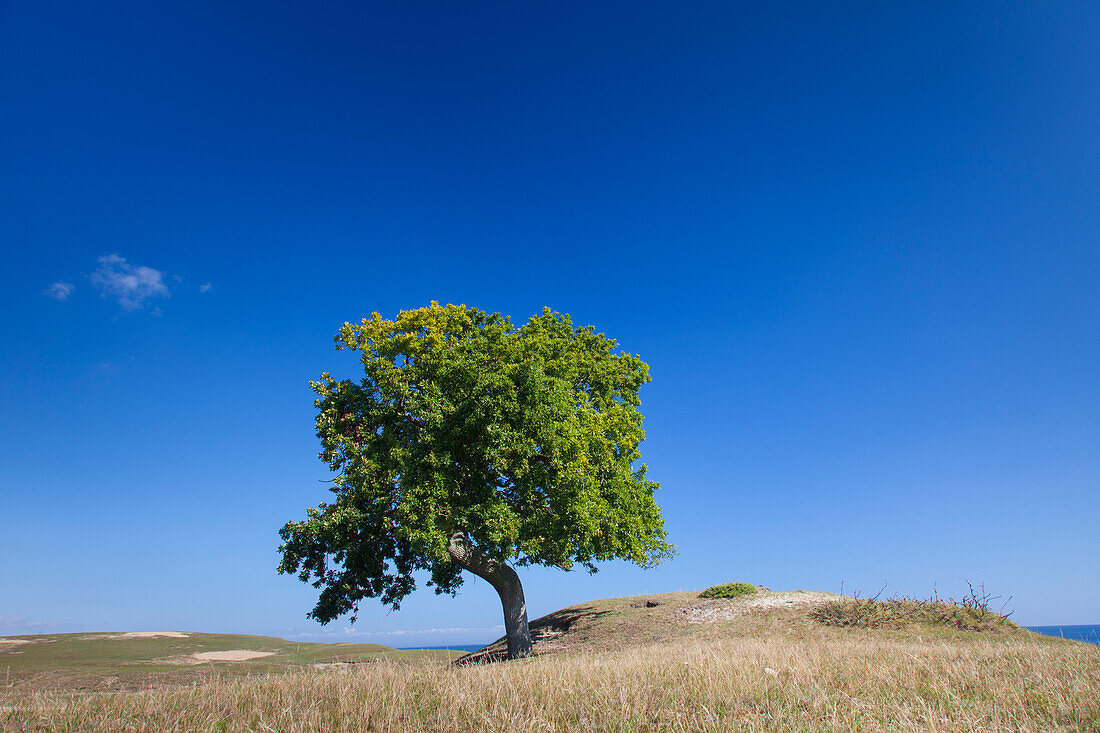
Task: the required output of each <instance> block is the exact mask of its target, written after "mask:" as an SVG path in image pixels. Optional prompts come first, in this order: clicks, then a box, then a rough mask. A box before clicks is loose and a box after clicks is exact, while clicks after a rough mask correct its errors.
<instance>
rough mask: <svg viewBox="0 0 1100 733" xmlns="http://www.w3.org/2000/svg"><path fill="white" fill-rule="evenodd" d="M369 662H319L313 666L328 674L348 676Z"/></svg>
mask: <svg viewBox="0 0 1100 733" xmlns="http://www.w3.org/2000/svg"><path fill="white" fill-rule="evenodd" d="M367 663H368V662H317V663H316V664H312V665H310V666H312V667H313V668H314V669H319V670H322V671H326V672H339V673H340V674H348V673H349V672H354V671H355V670H356V669H357V668H358V667H359V665H361V664H367Z"/></svg>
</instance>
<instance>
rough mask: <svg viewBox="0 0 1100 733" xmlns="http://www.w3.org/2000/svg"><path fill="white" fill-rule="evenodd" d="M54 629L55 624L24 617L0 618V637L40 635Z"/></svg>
mask: <svg viewBox="0 0 1100 733" xmlns="http://www.w3.org/2000/svg"><path fill="white" fill-rule="evenodd" d="M54 628H57V624H54V623H50V622H48V621H33V620H31V619H29V618H27V617H25V616H0V636H20V635H22V634H42V633H45V632H47V631H49V630H50V629H54Z"/></svg>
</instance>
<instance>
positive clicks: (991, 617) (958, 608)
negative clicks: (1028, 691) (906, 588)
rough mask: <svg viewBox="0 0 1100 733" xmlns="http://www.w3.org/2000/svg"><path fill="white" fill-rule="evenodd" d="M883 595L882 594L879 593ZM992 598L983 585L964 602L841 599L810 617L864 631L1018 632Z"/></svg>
mask: <svg viewBox="0 0 1100 733" xmlns="http://www.w3.org/2000/svg"><path fill="white" fill-rule="evenodd" d="M880 594H881V591H880ZM997 597H998V596H990V595H989V594H988V593H986V592H985V588H984V586H983V587H982V588H981V589H980V590H975V589H974V587H973V586H970V593H969V595H967V596H966V597H965V598H963V599H962V600H961V601H955V600H952V599H950V598H948V599H946V600H945V599H942V598H940V597H939V596H935V595H934V596H933V597H932V598H928V599H920V598H899V597H894V598H889V599H887V600H879V597H878V596H875V597H874V598H858V597H857V598H839V599H837V600H835V601H829V602H827V603H823V604H821V605H820V606H818V607H817V608H815V609H814V610H813V612H812V613H811V616H812V617H813V618H814V619H816V620H817V621H820V622H821V623H823V624H825V625H827V626H847V627H853V628H863V629H900V628H903V627H906V626H911V625H914V624H931V625H935V626H947V627H950V628H954V629H960V630H963V631H999V630H1007V629H1015V628H1016V624H1014V623H1013V622H1012V621H1010V620H1009V618H1008V617H1009V616H1011V615H1012V614H1011V612H1010V613H1007V614H1001V613H997V612H996V611H993V610H991V609H990V607H989V603H990V601H993V600H995V599H996V598H997Z"/></svg>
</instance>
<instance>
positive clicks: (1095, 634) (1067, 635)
mask: <svg viewBox="0 0 1100 733" xmlns="http://www.w3.org/2000/svg"><path fill="white" fill-rule="evenodd" d="M1027 628H1028V629H1030V630H1031V631H1034V632H1036V633H1038V634H1045V635H1046V636H1060V637H1062V638H1063V639H1073V640H1074V641H1084V642H1087V643H1089V644H1100V624H1086V625H1082V626H1028V627H1027Z"/></svg>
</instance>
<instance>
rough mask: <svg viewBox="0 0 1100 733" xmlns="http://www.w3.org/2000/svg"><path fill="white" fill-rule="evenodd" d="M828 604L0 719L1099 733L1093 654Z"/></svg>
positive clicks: (102, 725) (47, 724) (23, 684)
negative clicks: (885, 624) (857, 618)
mask: <svg viewBox="0 0 1100 733" xmlns="http://www.w3.org/2000/svg"><path fill="white" fill-rule="evenodd" d="M834 598H835V597H834ZM827 600H828V598H827V594H772V593H760V594H758V595H757V596H754V597H750V598H737V599H715V600H701V599H699V598H698V594H695V593H677V594H663V595H658V596H646V597H644V598H622V599H608V600H604V601H597V602H593V603H587V604H581V605H578V606H574V607H571V608H568V609H563V610H562V611H559V612H557V613H555V614H551V615H549V616H547V617H544V618H543V619H540V620H538V621H536V622H534V623H533V624H532V626H533V633H534V635H535V637H536V651H537V652H538V654H537V656H536V657H534V658H532V659H526V660H520V661H512V662H502V663H484V664H478V663H473V662H476V661H478V660H483V661H484V660H486V659H492V658H494V656H495V654H494V651H493V650H492V649H490V650H489V651H488V652H487V653H484V654H481V655H473V656H471V657H467V658H466V660H465V662H466V663H464V664H455V663H453V662H451V661H450V660H449V659H447V658H446V656H445V655H435V656H430V655H423V654H421V655H416V654H408V653H406V654H404V655H395V654H394V653H393V652H387V651H385V650H384V649H383V650H372V649H362V650H358V651H350V650H349V651H346V652H344V653H345V654H348V655H352V654H363V655H364V656H363V657H361V658H360V661H359V663H357V664H351V665H341V666H336V667H324V668H319V667H316V666H311V664H312V662H311V661H310V660H312V659H315V658H318V657H309V656H308V655H309V654H314V655H319V656H320V657H324V658H327V659H331V658H333V656H326V655H327V654H328V652H323V651H322V650H321V649H319V648H317V649H315V650H313V651H310V652H307V653H306V654H305V655H303V652H302V651H301V650H300V649H299V650H292V649H289V648H284V651H281V652H279V653H280V654H285V655H286V661H285V662H282V663H280V664H276V663H275V662H274V661H269V662H268V664H269V665H273V666H271V667H268V668H264V667H263V666H261V665H259V664H258V662H259V661H263V660H257V661H256V662H250V663H248V664H251V665H254V666H253V667H251V668H249V669H248V670H247V671H246V672H245V673H244V674H242V673H241V669H242V668H241V667H240V666H234V667H232V669H233V670H234V671H233V672H229V671H228V668H229V667H230V665H229V664H228V663H227V664H215V665H210V669H209V670H207V671H206V673H205V676H204V677H202V678H200V679H192V680H190V681H183V682H181V681H177V680H175V679H174V678H172V677H165V678H163V679H161V680H159V681H152V683H150V681H146V686H145V687H144V688H143V689H138V687H136V686H135V687H132V688H130V689H123V690H113V689H109V688H106V689H98V690H93V689H83V690H73V689H72V688H71V687H69V688H65V687H60V688H50V687H49V686H48V684H46V683H47V682H48V680H49V678H48V677H45V676H42V675H44V674H48V670H40V671H39V673H37V674H38V675H39V676H38V677H30V678H28V677H21V678H20V680H21V681H20V682H18V683H9V686H8V687H7V689H6V690H5V692H3V693H2V694H0V729H3V730H5V731H8V730H12V731H30V730H43V731H45V730H50V731H52V730H69V731H77V730H79V731H100V730H112V731H115V730H117V731H162V730H177V731H219V730H224V731H237V730H241V731H366V730H375V731H456V730H458V731H465V730H476V731H481V730H486V731H537V730H545V731H607V730H611V731H655V730H714V731H725V730H744V731H817V730H835V731H849V730H855V731H895V730H896V731H926V730H936V731H1051V730H1067V731H1069V730H1072V731H1100V649H1098V648H1097V647H1094V646H1089V645H1085V644H1081V643H1076V642H1067V641H1063V640H1060V639H1052V638H1046V637H1040V636H1038V635H1036V634H1033V633H1031V632H1028V631H1025V630H1021V629H1017V628H1015V627H1014V626H1012V625H1011V624H1003V625H999V626H997V627H995V628H993V627H991V630H989V631H985V632H973V631H964V630H960V629H957V628H950V627H945V626H942V625H934V624H921V623H916V624H912V625H910V626H906V627H903V628H871V629H868V628H848V627H834V626H827V625H824V624H823V623H821V622H819V621H817V620H815V619H814V618H813V616H812V613H813V609H814V608H817V607H819V606H820V604H821V603H822V602H824V601H827ZM647 602H648V603H647ZM652 604H655V605H652ZM237 639H238V640H239V639H241V638H240V637H237ZM244 639H251V640H253V641H250V642H249V643H250V644H253V645H255V644H257V643H258V642H256V641H254V640H255V639H257V637H244ZM143 641H144V640H143ZM158 641H163V642H166V643H167V642H170V641H176V642H179V641H182V640H178V639H177V640H167V639H165V640H158ZM271 641H272V644H274V645H279V644H282V645H288V646H289V647H293V646H295V645H294V644H293V643H291V642H284V641H281V640H271ZM103 643H105V641H104V642H103ZM204 643H208V642H204ZM225 643H226V644H230V645H232V644H237V643H238V641H230V640H229V639H226V640H225ZM303 646H305V645H303ZM235 648H240V647H239V646H238V647H235ZM244 648H253V647H252V646H249V647H244ZM166 650H167V648H162V649H157V650H155V651H156V652H157V653H160V652H162V651H166ZM173 651H181V650H178V649H177V650H173ZM182 651H186V650H182ZM192 653H193V652H192ZM292 654H298V655H299V656H297V657H294V656H292ZM371 655H373V656H371ZM335 656H339V655H338V654H336V655H335ZM264 659H266V660H273V659H274V656H273V657H265V658H264ZM349 661H350V657H349ZM6 662H7V658H6V657H0V673H2V670H3V665H4V664H5V663H6ZM115 664H116V666H115V667H114V668H113V669H118V668H119V667H123V666H125V664H126V663H125V662H124V660H121V659H116V661H115ZM235 664H238V665H239V664H241V663H235ZM35 680H37V682H35ZM59 680H60V678H59Z"/></svg>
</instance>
